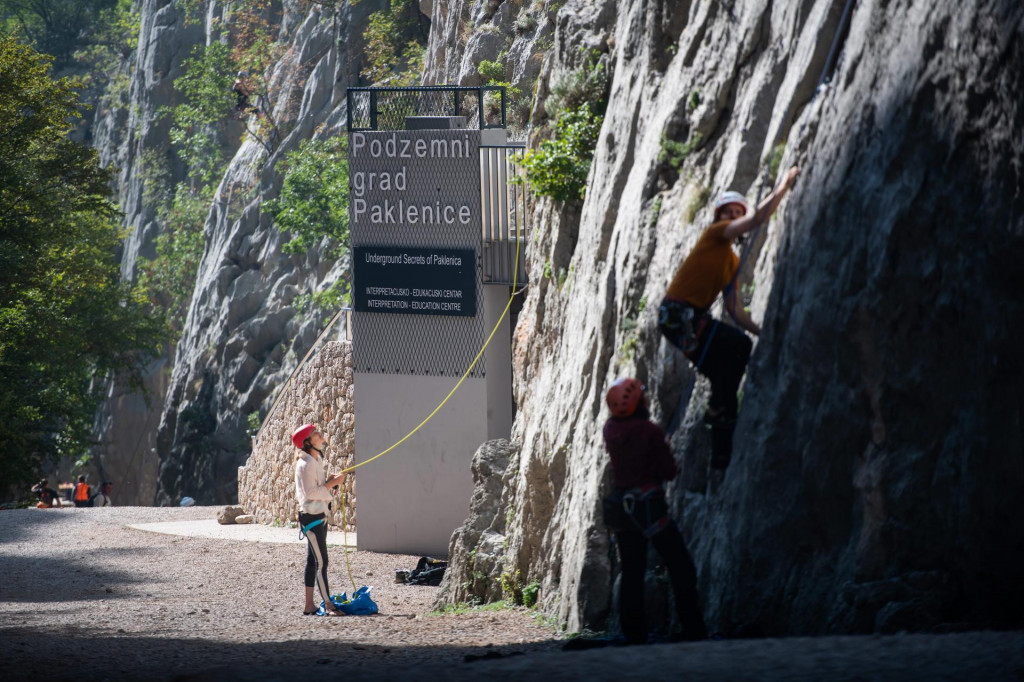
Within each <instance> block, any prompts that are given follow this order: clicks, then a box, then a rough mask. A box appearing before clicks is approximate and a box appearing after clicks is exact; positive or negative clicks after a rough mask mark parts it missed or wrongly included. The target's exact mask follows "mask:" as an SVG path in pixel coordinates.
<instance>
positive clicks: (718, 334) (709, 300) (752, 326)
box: [658, 166, 800, 469]
mask: <svg viewBox="0 0 1024 682" xmlns="http://www.w3.org/2000/svg"><path fill="white" fill-rule="evenodd" d="M799 173H800V169H799V168H797V167H796V166H794V167H793V168H790V169H789V170H788V171H786V174H785V176H783V178H782V182H781V183H780V184H779V187H778V189H776V190H775V191H774V192H772V193H771V194H769V195H768V197H766V198H765V200H764V201H762V202H761V205H760V206H758V207H757V210H756V211H754V212H753V213H751V212H750V210H749V207H748V205H747V200H746V198H745V197H744V196H743V195H742V194H740V193H739V192H725V193H723V194H722V195H721V196H720V197H719V198H718V201H716V202H715V213H714V221H713V222H712V224H711V226H710V227H708V228H707V229H706V230H704V232H703V233H702V234H701V236H700V237H699V238H698V239H697V243H696V244H695V245H694V247H693V250H692V251H690V253H689V255H688V256H687V257H686V259H685V260H684V261H683V264H682V265H680V266H679V269H678V270H676V274H675V277H673V278H672V282H671V284H669V286H668V290H667V291H666V292H665V298H664V299H663V300H662V302H661V306H660V307H659V308H658V327H659V328H660V329H661V333H662V334H664V335H665V338H667V339H668V341H669V342H670V343H671V344H672V345H674V346H676V347H677V348H679V349H680V350H681V351H683V353H684V354H685V355H686V357H687V358H689V360H690V361H691V362H692V363H693V365H694V367H695V369H696V370H697V371H698V372H700V373H701V374H703V375H704V376H706V377H707V378H708V380H710V382H711V399H710V400H709V402H708V409H707V412H706V413H705V414H704V421H705V422H706V423H707V424H708V426H710V427H711V434H712V440H711V442H712V453H711V466H712V468H715V469H724V468H726V467H727V466H728V465H729V459H730V457H731V454H732V432H733V428H734V427H735V425H736V413H737V410H738V401H737V399H736V391H737V390H738V389H739V385H740V381H741V380H742V379H743V373H744V372H745V371H746V368H747V360H749V359H750V351H751V349H752V348H753V343H752V342H751V340H750V338H749V337H747V335H746V334H744V333H743V332H742V331H740V330H739V329H737V328H735V327H732V326H730V325H727V324H722V323H721V321H720V320H715V319H713V318H712V317H711V315H710V309H711V305H712V304H713V303H714V302H715V300H716V299H717V298H718V294H720V293H721V294H723V298H724V302H725V310H726V311H727V312H728V313H729V315H730V316H731V317H732V318H733V320H735V321H736V324H738V325H739V326H740V327H741V328H742V329H744V330H746V331H748V332H750V333H751V334H754V335H755V336H756V335H757V334H760V333H761V327H759V326H758V325H757V323H756V322H754V321H753V320H752V319H751V318H750V313H748V312H747V311H746V310H745V309H744V308H743V304H742V303H741V301H740V294H739V290H740V287H739V285H738V283H737V281H736V279H737V276H738V274H739V268H740V258H739V256H738V255H737V254H736V252H735V250H733V245H734V244H735V243H736V241H737V240H738V239H740V238H741V237H743V235H745V234H747V233H748V232H751V231H753V230H755V229H756V228H757V227H758V226H760V225H762V224H763V223H764V222H765V221H767V220H768V218H770V217H771V216H772V214H773V213H775V211H776V209H778V207H779V204H780V203H781V202H782V198H783V197H784V196H785V195H786V193H787V192H789V190H790V188H792V186H793V183H794V182H795V181H796V177H797V175H799Z"/></svg>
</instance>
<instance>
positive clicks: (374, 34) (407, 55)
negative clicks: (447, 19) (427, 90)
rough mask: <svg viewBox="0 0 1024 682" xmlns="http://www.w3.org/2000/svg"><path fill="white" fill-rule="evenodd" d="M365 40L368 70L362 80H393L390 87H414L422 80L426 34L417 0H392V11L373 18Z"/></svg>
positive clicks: (376, 81)
mask: <svg viewBox="0 0 1024 682" xmlns="http://www.w3.org/2000/svg"><path fill="white" fill-rule="evenodd" d="M363 37H364V38H365V39H366V48H365V49H364V51H363V52H364V55H365V57H366V67H365V68H364V69H363V70H362V71H361V72H360V74H359V75H360V76H362V77H363V78H365V79H367V80H368V81H370V82H371V83H379V82H381V81H383V80H384V79H386V78H389V77H392V76H393V77H394V78H393V79H392V82H391V83H390V84H391V85H412V84H413V82H415V80H416V79H417V78H418V77H419V72H420V69H421V68H422V66H423V57H424V52H425V47H426V44H427V31H426V29H425V28H424V26H423V24H422V23H421V21H420V10H419V3H418V2H416V0H391V7H390V9H388V10H381V11H379V12H374V13H373V14H371V15H370V23H369V26H367V28H366V32H365V33H364V34H363Z"/></svg>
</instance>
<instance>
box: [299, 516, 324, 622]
mask: <svg viewBox="0 0 1024 682" xmlns="http://www.w3.org/2000/svg"><path fill="white" fill-rule="evenodd" d="M325 516H326V515H325V514H303V513H302V512H299V526H300V527H302V528H305V527H306V526H308V525H309V524H311V523H313V522H314V521H316V520H317V519H322V518H325ZM304 577H305V585H306V587H313V585H316V586H317V587H318V588H319V589H320V596H321V597H322V598H323V600H324V603H325V604H327V603H329V602H330V600H331V590H330V588H329V587H328V586H327V524H326V523H321V524H320V525H318V526H316V527H315V528H310V529H309V531H308V532H307V533H306V574H305V576H304Z"/></svg>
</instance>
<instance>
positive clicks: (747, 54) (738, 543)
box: [446, 0, 1024, 635]
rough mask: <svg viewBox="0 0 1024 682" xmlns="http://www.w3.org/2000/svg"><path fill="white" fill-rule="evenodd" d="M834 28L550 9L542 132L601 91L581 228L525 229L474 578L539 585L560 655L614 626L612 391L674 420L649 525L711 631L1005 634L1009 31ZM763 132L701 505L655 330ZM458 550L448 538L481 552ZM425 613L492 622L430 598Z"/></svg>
mask: <svg viewBox="0 0 1024 682" xmlns="http://www.w3.org/2000/svg"><path fill="white" fill-rule="evenodd" d="M503 6H504V5H503ZM845 7H846V3H844V2H839V1H825V0H805V1H803V2H798V3H772V2H769V1H767V0H747V1H738V2H730V3H704V2H700V3H698V2H658V1H654V2H650V1H647V2H641V1H640V0H631V1H626V2H619V3H614V2H610V1H609V2H596V1H593V0H570V1H569V2H567V3H565V4H564V6H562V7H561V9H559V10H558V12H557V18H556V21H555V24H556V27H557V28H556V32H555V35H554V52H553V53H552V54H551V55H549V58H548V59H547V60H546V61H545V65H544V69H543V70H542V72H541V75H540V83H539V86H538V93H539V97H538V106H539V104H540V96H541V95H543V94H544V92H545V88H546V87H548V86H550V84H551V83H553V82H556V81H557V79H559V78H561V77H563V75H564V74H566V73H569V72H571V71H572V70H574V69H579V68H580V67H581V66H582V65H583V64H582V59H585V58H586V57H585V55H586V51H584V50H581V49H580V48H581V46H588V47H590V48H591V49H592V50H598V51H599V52H601V53H603V54H604V57H602V59H606V60H608V62H609V63H610V64H613V65H614V71H613V74H614V75H613V81H612V86H611V95H610V100H609V104H608V112H607V116H606V118H605V121H604V125H603V129H602V132H601V137H600V142H599V143H598V145H597V149H596V155H595V160H594V163H593V167H592V170H591V174H590V178H589V184H588V189H587V195H586V200H585V201H584V202H583V205H582V208H581V209H580V210H578V211H577V210H575V209H573V208H571V207H565V206H559V205H556V204H553V203H550V202H548V201H547V200H544V201H540V202H538V203H537V205H536V206H535V210H534V214H533V219H534V224H535V225H536V227H537V230H538V231H537V234H538V239H537V241H536V244H535V245H532V246H531V251H530V252H529V258H530V268H531V269H530V281H531V288H530V291H529V293H528V295H527V297H526V302H525V306H524V309H523V312H522V314H521V316H520V319H519V323H518V327H517V329H516V332H515V346H514V362H515V381H516V401H517V407H518V409H519V413H518V417H517V420H516V425H515V432H514V434H513V440H514V441H515V445H516V446H517V449H518V456H517V458H516V460H515V462H516V463H515V465H514V467H515V468H514V469H512V470H510V472H508V474H507V475H506V477H505V485H504V489H503V492H502V496H503V497H504V498H506V499H508V500H509V511H508V515H507V517H506V515H505V514H502V513H501V512H500V511H499V512H493V510H489V511H488V512H487V516H488V520H490V519H494V520H493V523H492V525H491V530H492V531H493V532H500V533H501V534H502V535H504V536H505V543H506V544H507V549H506V550H504V555H503V558H502V559H501V560H500V561H499V563H500V567H499V568H497V569H494V568H491V569H490V570H491V574H492V575H495V574H497V573H498V572H502V573H504V574H505V575H506V576H507V579H508V578H511V577H512V576H516V575H517V572H518V576H519V578H518V579H519V580H520V581H521V582H522V583H527V582H532V581H539V582H540V592H541V597H540V598H541V603H542V604H543V605H544V607H545V608H546V609H547V610H548V611H549V612H550V613H553V614H556V615H557V616H559V618H560V619H561V621H562V622H563V623H565V624H566V625H567V626H568V627H569V628H570V629H577V628H579V627H582V626H584V625H591V626H598V627H600V626H602V625H604V624H605V622H606V618H607V616H608V614H609V610H610V608H611V604H612V600H611V587H612V584H613V578H614V575H613V573H614V567H613V562H612V558H611V557H612V552H611V551H610V547H609V543H608V539H607V535H606V532H605V530H604V528H603V527H602V525H601V523H600V520H599V508H600V504H599V500H600V498H601V495H602V494H603V493H604V492H606V490H607V481H606V458H605V456H604V454H603V448H602V444H601V439H600V427H601V424H602V422H603V421H604V419H605V418H606V416H607V410H606V409H605V408H604V406H603V400H602V395H603V392H604V390H605V388H606V387H607V386H608V384H609V383H610V382H611V381H612V380H613V379H614V378H616V377H618V376H623V375H635V376H638V377H639V378H640V379H641V380H642V381H644V382H645V383H646V384H647V385H648V387H649V388H650V396H651V400H652V407H653V410H654V413H655V417H656V418H657V419H659V420H660V421H661V422H662V424H663V425H668V424H669V423H670V422H671V421H672V417H673V415H674V413H675V412H676V406H677V404H679V401H680V400H682V401H684V412H683V416H682V419H681V422H682V426H681V427H680V428H679V429H677V430H676V432H675V434H674V437H673V439H672V444H673V446H674V450H675V452H676V456H677V458H678V460H679V462H680V464H681V469H682V472H683V473H682V474H681V476H680V478H679V480H677V481H676V484H675V485H674V486H673V490H674V503H675V513H676V518H677V519H678V520H679V521H680V522H681V523H682V525H683V527H684V529H685V534H686V536H687V538H688V540H689V543H690V547H691V550H692V551H693V554H694V557H695V560H696V563H697V566H698V572H699V574H700V586H701V593H702V598H703V599H704V601H705V615H706V617H707V619H708V621H709V625H710V626H711V627H712V628H713V629H716V630H724V631H729V632H734V633H740V634H776V635H778V634H795V633H819V632H826V631H832V632H867V631H873V630H883V631H891V630H895V629H903V628H933V627H961V626H963V625H964V624H970V625H974V626H978V625H981V626H1012V625H1020V613H1021V606H1022V604H1024V590H1022V587H1021V583H1020V580H1019V576H1020V575H1021V574H1022V569H1024V540H1022V538H1024V532H1022V531H1024V522H1022V521H1021V520H1020V516H1019V514H1016V513H1015V510H1014V505H1015V502H1014V501H1015V499H1017V497H1019V494H1020V491H1021V490H1022V489H1024V438H1022V436H1024V434H1022V427H1021V424H1022V416H1024V412H1022V398H1024V394H1022V393H1024V389H1022V386H1024V384H1022V382H1021V379H1022V373H1021V362H1020V359H1019V353H1018V352H1016V350H1015V343H1014V339H1016V338H1019V336H1020V333H1021V331H1022V327H1024V324H1022V316H1021V305H1022V304H1021V302H1020V300H1019V295H1018V293H1017V292H1019V291H1020V286H1021V277H1020V273H1021V271H1022V270H1021V268H1020V265H1019V263H1020V262H1021V260H1020V259H1021V256H1022V255H1024V220H1022V217H1021V216H1022V215H1024V212H1022V208H1024V193H1022V187H1024V185H1022V178H1021V170H1020V169H1021V163H1022V154H1024V142H1022V138H1021V136H1020V135H1019V130H1020V129H1021V124H1022V122H1024V107H1022V104H1021V102H1024V41H1022V37H1024V23H1022V21H1024V10H1022V9H1021V7H1020V5H1019V3H1016V2H1013V1H1011V0H975V1H973V2H968V3H956V2H951V1H950V2H939V3H935V2H915V1H911V0H905V1H892V2H881V1H874V2H873V1H871V0H867V1H865V0H861V1H859V2H852V3H850V7H851V16H850V18H849V23H848V27H847V28H846V29H845V30H844V31H842V32H841V33H840V32H839V25H840V19H841V16H842V14H843V10H844V8H845ZM833 41H835V44H836V48H837V57H838V58H837V60H836V61H835V63H834V66H832V68H831V69H830V71H829V72H828V73H827V74H826V76H827V82H826V84H825V85H824V86H823V88H822V90H821V91H820V92H819V94H818V95H817V97H816V98H814V99H813V101H812V95H814V92H815V86H816V84H817V81H818V77H819V75H820V74H821V71H822V68H823V66H824V65H825V63H826V58H827V56H828V52H829V48H830V46H831V45H832V44H833ZM449 63H451V62H449ZM453 74H454V69H451V70H449V71H448V72H447V75H449V76H451V75H453ZM537 113H538V108H537V107H535V109H534V115H535V119H534V120H535V121H537ZM777 131H778V132H779V133H780V135H779V139H781V140H783V141H784V144H785V146H784V149H783V148H780V149H779V150H778V152H781V153H783V158H782V161H781V163H782V165H783V166H788V165H791V164H799V165H801V166H803V167H804V173H803V175H802V177H801V179H800V181H799V183H798V185H797V187H796V190H795V191H794V193H793V194H792V195H791V198H790V199H789V201H788V205H786V206H785V207H784V209H783V210H782V211H781V213H780V214H779V216H778V217H777V219H775V220H773V221H772V222H771V224H770V225H769V226H768V228H767V232H766V233H765V232H762V234H761V235H760V240H759V244H758V246H760V247H761V248H760V249H759V250H757V251H756V252H755V255H754V259H753V260H752V261H751V263H752V264H753V265H754V266H753V267H752V268H750V269H751V270H753V272H752V273H749V274H752V276H753V280H754V282H755V283H756V290H755V292H754V295H753V302H752V308H753V313H754V317H755V319H758V320H763V322H764V332H763V334H762V336H761V338H760V340H759V341H758V344H757V346H756V348H755V352H754V356H753V359H752V361H751V365H750V369H749V373H748V378H747V382H746V385H745V388H744V390H743V408H742V411H741V415H740V420H739V424H738V427H737V431H736V446H735V450H734V459H733V462H732V464H731V467H730V468H729V469H728V472H727V474H726V476H725V480H724V482H722V483H721V485H720V486H719V485H717V484H715V485H710V486H707V485H705V481H704V479H703V472H704V470H705V462H706V459H705V457H706V449H707V444H706V442H705V441H706V436H705V435H704V434H703V432H702V431H700V430H696V429H695V428H693V426H692V425H693V424H694V422H695V421H696V419H695V417H696V416H697V415H699V414H700V412H701V410H702V400H703V395H704V391H705V390H706V389H705V386H704V381H703V380H702V379H699V380H698V381H697V382H696V388H695V390H694V391H692V392H691V393H690V394H683V395H680V393H681V391H683V390H684V389H685V388H687V387H688V386H691V385H692V384H691V383H690V376H691V375H690V372H691V368H690V366H689V363H688V362H686V361H685V360H684V359H683V358H682V357H681V356H680V355H679V354H678V353H677V351H675V350H674V349H672V348H671V347H669V346H667V344H666V343H665V342H664V341H663V340H662V339H661V338H660V336H659V334H658V332H657V327H656V322H655V318H654V310H655V309H656V307H657V302H658V301H659V300H660V298H661V296H662V294H663V292H664V289H665V286H666V284H667V282H668V280H669V278H670V276H671V274H672V272H673V270H674V268H675V267H676V266H677V265H678V263H679V262H680V261H681V259H682V257H683V256H685V254H686V253H687V251H688V249H689V247H690V246H692V244H693V243H694V241H695V239H696V237H697V235H698V234H699V232H700V230H701V229H702V228H703V227H704V226H706V225H707V224H708V221H709V216H710V212H709V209H708V208H707V206H706V202H707V199H708V198H709V197H710V196H712V195H714V194H715V193H717V192H719V191H722V190H725V189H736V190H739V191H742V192H745V193H747V194H748V196H750V197H751V199H753V198H754V195H756V194H757V190H758V187H759V186H760V185H761V184H762V182H761V181H762V179H763V177H764V173H766V172H768V166H769V164H768V163H766V161H767V160H768V158H769V157H770V156H771V155H772V152H773V151H775V150H773V149H772V148H771V144H772V140H773V139H774V138H775V134H776V132H777ZM664 139H668V140H674V141H680V142H682V141H689V142H690V144H689V145H688V152H689V154H688V156H686V157H685V159H683V160H682V162H681V163H678V164H672V163H669V162H667V161H666V156H667V155H666V154H663V150H664V149H665V146H666V145H665V143H664V142H663V140H664ZM769 183H770V180H769ZM559 272H567V273H568V276H567V277H565V278H562V277H555V276H552V273H559ZM687 404H688V406H687ZM474 524H476V526H474ZM480 526H481V524H480V523H479V519H474V520H472V522H471V523H469V524H467V528H471V527H475V528H476V533H477V536H480V537H483V538H485V539H486V538H487V537H489V536H488V533H486V532H484V533H481V530H484V529H486V528H487V523H483V524H482V526H483V528H480ZM462 537H465V533H463V535H462ZM488 542H489V543H490V544H489V547H490V546H492V545H493V544H494V543H493V542H491V541H490V540H488ZM473 559H474V555H473V554H472V553H467V554H465V555H462V556H457V557H455V561H456V564H458V563H459V562H464V563H465V562H472V561H473ZM493 564H494V559H493V557H492V556H491V555H490V554H489V555H488V566H489V567H491V566H492V565H493ZM455 568H456V570H455V571H453V575H467V574H471V571H469V572H467V571H466V570H465V567H460V566H458V565H456V567H455ZM446 594H447V595H448V598H452V599H464V598H466V597H467V596H489V597H493V591H491V592H490V593H489V592H488V591H487V590H486V589H476V590H475V591H474V587H473V586H472V585H467V584H465V583H464V584H461V585H456V584H454V582H452V583H449V584H448V585H447V592H446Z"/></svg>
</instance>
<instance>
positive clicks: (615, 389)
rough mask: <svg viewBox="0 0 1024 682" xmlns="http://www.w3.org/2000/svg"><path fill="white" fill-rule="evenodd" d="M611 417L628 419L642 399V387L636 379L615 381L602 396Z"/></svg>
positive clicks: (627, 378)
mask: <svg viewBox="0 0 1024 682" xmlns="http://www.w3.org/2000/svg"><path fill="white" fill-rule="evenodd" d="M604 399H605V402H607V403H608V409H609V410H611V413H612V416H613V417H620V418H621V417H630V416H632V415H633V413H634V412H636V408H637V405H639V404H640V401H642V400H643V399H644V387H643V384H641V383H640V382H639V381H637V380H636V379H632V378H629V377H626V378H623V379H617V380H616V381H615V383H613V384H612V385H611V386H610V387H609V388H608V392H607V393H606V394H605V396H604Z"/></svg>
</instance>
